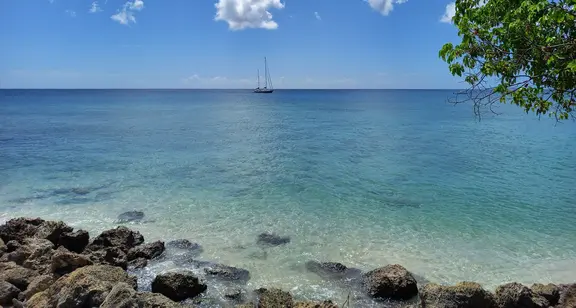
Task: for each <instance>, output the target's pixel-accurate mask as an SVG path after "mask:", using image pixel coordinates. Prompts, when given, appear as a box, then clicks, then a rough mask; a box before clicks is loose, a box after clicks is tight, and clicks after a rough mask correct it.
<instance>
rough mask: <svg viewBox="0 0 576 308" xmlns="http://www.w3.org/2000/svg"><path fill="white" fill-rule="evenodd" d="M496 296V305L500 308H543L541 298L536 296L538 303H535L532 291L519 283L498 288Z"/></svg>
mask: <svg viewBox="0 0 576 308" xmlns="http://www.w3.org/2000/svg"><path fill="white" fill-rule="evenodd" d="M495 295H496V303H497V304H498V307H500V308H517V307H521V308H524V307H528V308H532V307H542V306H541V305H540V304H541V298H538V297H540V296H538V295H536V301H534V299H533V293H532V290H530V289H529V288H528V287H526V286H524V285H522V284H520V283H517V282H512V283H507V284H504V285H501V286H499V287H497V288H496V292H495ZM546 307H547V305H546Z"/></svg>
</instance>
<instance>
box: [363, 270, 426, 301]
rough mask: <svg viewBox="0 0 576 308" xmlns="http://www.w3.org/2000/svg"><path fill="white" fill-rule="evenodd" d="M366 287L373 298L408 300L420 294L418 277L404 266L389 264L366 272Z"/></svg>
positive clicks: (364, 279) (364, 281) (364, 278)
mask: <svg viewBox="0 0 576 308" xmlns="http://www.w3.org/2000/svg"><path fill="white" fill-rule="evenodd" d="M363 284H364V288H365V289H366V292H367V293H368V295H370V296H371V297H373V298H382V299H392V300H407V299H411V298H413V297H414V296H416V295H417V294H418V286H417V284H416V279H414V277H413V276H412V274H410V272H409V271H408V270H406V269H405V268H404V267H403V266H401V265H398V264H393V265H387V266H385V267H382V268H378V269H375V270H372V271H370V272H368V273H366V274H365V275H364V277H363Z"/></svg>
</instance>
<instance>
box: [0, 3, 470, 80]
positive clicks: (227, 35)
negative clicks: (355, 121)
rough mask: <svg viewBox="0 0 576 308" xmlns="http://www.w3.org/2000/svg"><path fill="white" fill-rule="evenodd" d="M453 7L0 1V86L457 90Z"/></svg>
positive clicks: (388, 4) (367, 4)
mask: <svg viewBox="0 0 576 308" xmlns="http://www.w3.org/2000/svg"><path fill="white" fill-rule="evenodd" d="M453 14H454V3H453V2H451V0H169V1H168V0H130V1H126V0H100V1H92V0H0V88H254V87H256V80H257V70H258V69H260V72H261V76H262V78H263V70H264V57H267V59H268V64H269V70H270V75H271V78H272V81H273V85H274V87H275V88H348V89H350V88H360V89H361V88H370V89H414V88H416V89H431V88H432V89H435V88H439V89H447V88H450V89H453V88H463V87H464V86H465V85H464V84H463V82H462V80H461V79H460V78H456V77H453V76H451V74H450V73H449V70H448V67H447V65H446V63H444V62H443V61H442V60H441V59H440V58H439V57H438V51H439V50H440V48H441V47H442V45H443V44H444V43H446V42H457V41H458V35H457V29H456V27H455V26H454V25H453V24H452V23H451V17H452V16H453Z"/></svg>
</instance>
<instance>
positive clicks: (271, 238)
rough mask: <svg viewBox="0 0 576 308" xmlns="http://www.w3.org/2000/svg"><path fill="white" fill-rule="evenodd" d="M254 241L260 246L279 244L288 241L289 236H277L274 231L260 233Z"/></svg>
mask: <svg viewBox="0 0 576 308" xmlns="http://www.w3.org/2000/svg"><path fill="white" fill-rule="evenodd" d="M256 243H257V244H258V245H261V246H280V245H285V244H288V243H290V237H288V236H279V235H277V234H274V233H261V234H260V235H258V239H257V240H256Z"/></svg>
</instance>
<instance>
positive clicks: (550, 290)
mask: <svg viewBox="0 0 576 308" xmlns="http://www.w3.org/2000/svg"><path fill="white" fill-rule="evenodd" d="M531 289H532V292H533V293H535V294H538V295H540V296H542V297H544V298H545V299H546V300H548V303H549V304H550V306H556V305H557V304H558V301H559V300H560V288H559V287H558V286H557V285H554V284H551V283H549V284H541V283H535V284H533V285H532V288H531Z"/></svg>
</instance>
